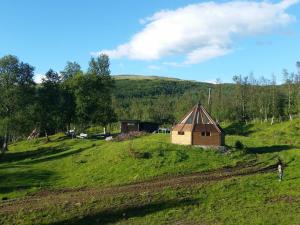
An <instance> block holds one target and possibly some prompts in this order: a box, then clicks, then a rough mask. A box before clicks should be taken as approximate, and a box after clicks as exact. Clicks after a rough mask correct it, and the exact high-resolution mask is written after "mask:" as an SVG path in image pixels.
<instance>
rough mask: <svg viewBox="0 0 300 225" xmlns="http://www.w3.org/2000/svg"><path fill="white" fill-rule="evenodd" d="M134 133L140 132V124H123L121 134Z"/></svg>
mask: <svg viewBox="0 0 300 225" xmlns="http://www.w3.org/2000/svg"><path fill="white" fill-rule="evenodd" d="M132 131H139V123H133V122H122V123H121V133H129V132H132Z"/></svg>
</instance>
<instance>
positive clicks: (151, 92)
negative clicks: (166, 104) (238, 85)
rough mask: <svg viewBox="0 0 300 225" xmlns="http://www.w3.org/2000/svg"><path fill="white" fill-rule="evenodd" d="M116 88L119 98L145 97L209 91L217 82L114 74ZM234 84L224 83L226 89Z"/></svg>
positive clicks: (116, 94) (115, 92)
mask: <svg viewBox="0 0 300 225" xmlns="http://www.w3.org/2000/svg"><path fill="white" fill-rule="evenodd" d="M113 77H114V78H115V81H116V88H115V91H114V94H115V96H116V97H117V98H122V99H126V98H144V97H155V96H159V95H170V96H173V97H175V96H178V95H182V94H184V93H185V92H187V91H193V92H198V91H199V92H207V90H208V88H210V87H214V86H215V84H212V83H206V82H198V81H191V80H181V79H178V78H169V77H160V76H143V75H114V76H113ZM232 86H233V84H224V85H223V87H224V88H225V89H228V88H231V87H232Z"/></svg>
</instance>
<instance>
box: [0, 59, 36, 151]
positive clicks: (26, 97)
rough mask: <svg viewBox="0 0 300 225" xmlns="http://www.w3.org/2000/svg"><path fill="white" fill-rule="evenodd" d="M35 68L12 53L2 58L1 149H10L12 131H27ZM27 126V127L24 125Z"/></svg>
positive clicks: (0, 89)
mask: <svg viewBox="0 0 300 225" xmlns="http://www.w3.org/2000/svg"><path fill="white" fill-rule="evenodd" d="M33 71H34V68H33V67H32V66H30V65H29V64H27V63H23V62H20V61H19V59H18V58H17V57H15V56H12V55H7V56H4V57H2V58H1V59H0V93H1V95H0V120H1V122H0V133H1V134H2V135H3V136H4V137H3V144H2V148H1V151H2V152H5V151H7V150H8V142H9V140H10V136H11V134H12V133H14V132H15V133H17V134H22V133H25V132H26V131H27V129H26V128H28V127H26V125H28V121H29V120H30V118H29V117H28V115H29V114H30V113H28V112H29V110H30V106H31V104H32V99H33V96H34V86H35V83H34V81H33ZM24 126H25V127H24Z"/></svg>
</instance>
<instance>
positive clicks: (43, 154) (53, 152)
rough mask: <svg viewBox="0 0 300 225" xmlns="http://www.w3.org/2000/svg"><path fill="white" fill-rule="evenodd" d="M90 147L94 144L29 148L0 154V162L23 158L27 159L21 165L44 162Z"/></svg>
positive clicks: (16, 160) (15, 160)
mask: <svg viewBox="0 0 300 225" xmlns="http://www.w3.org/2000/svg"><path fill="white" fill-rule="evenodd" d="M92 147H94V146H89V147H86V148H79V149H76V150H70V149H69V148H67V147H63V146H57V147H43V148H39V149H37V150H30V151H25V152H8V153H5V154H4V155H1V156H0V163H6V162H18V161H22V160H25V159H27V160H28V161H24V162H22V164H23V165H27V164H33V163H40V162H46V161H50V160H55V159H61V158H64V157H67V156H70V155H73V154H78V153H80V152H83V151H85V150H87V149H89V148H92ZM0 167H1V166H0Z"/></svg>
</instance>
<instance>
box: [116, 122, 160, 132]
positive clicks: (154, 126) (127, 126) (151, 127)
mask: <svg viewBox="0 0 300 225" xmlns="http://www.w3.org/2000/svg"><path fill="white" fill-rule="evenodd" d="M120 123H121V133H130V132H134V131H141V132H146V133H152V132H154V131H157V130H158V128H159V124H158V123H153V122H142V121H140V120H122V121H120Z"/></svg>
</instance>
